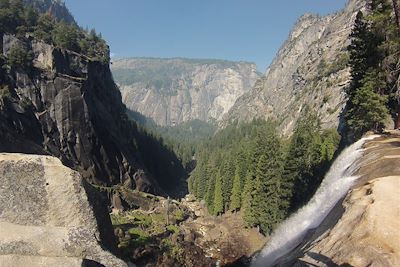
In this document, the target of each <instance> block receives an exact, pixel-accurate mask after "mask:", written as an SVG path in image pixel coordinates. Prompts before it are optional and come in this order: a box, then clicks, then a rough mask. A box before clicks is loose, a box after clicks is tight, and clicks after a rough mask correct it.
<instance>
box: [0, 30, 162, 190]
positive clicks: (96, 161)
mask: <svg viewBox="0 0 400 267" xmlns="http://www.w3.org/2000/svg"><path fill="white" fill-rule="evenodd" d="M2 41H3V42H2V50H3V55H4V56H5V57H7V55H8V53H9V50H10V49H11V47H12V46H13V45H14V44H15V43H18V42H23V43H24V44H25V45H28V46H30V47H31V49H32V53H33V69H32V70H27V69H25V68H14V69H13V68H11V69H10V70H8V71H4V69H3V71H2V77H3V79H4V80H3V81H6V84H7V85H5V86H4V87H3V90H2V97H1V101H0V128H1V131H0V135H1V139H0V151H3V152H24V153H40V154H51V155H54V156H56V157H58V158H60V159H61V160H62V162H63V163H64V164H66V165H67V166H70V167H73V168H75V169H77V170H78V171H79V172H80V173H81V174H82V176H83V177H84V178H85V179H88V180H90V181H92V182H95V183H97V184H103V185H113V184H118V183H129V184H133V186H134V185H135V179H136V180H137V181H139V180H140V182H138V183H137V184H136V186H137V187H138V188H139V189H142V190H148V189H149V188H148V187H150V186H151V185H152V186H154V188H157V183H156V182H155V181H154V180H151V178H148V177H149V176H148V175H146V172H145V168H144V165H143V164H142V162H141V160H140V156H139V155H138V152H137V151H135V149H134V147H133V143H132V140H133V136H134V133H135V132H134V129H132V127H131V126H130V124H129V123H128V119H127V117H126V114H125V107H124V106H123V105H122V103H121V96H120V93H119V91H118V89H117V87H116V85H115V84H114V82H113V80H112V76H111V73H110V71H109V67H108V65H104V64H102V63H100V62H97V61H92V60H90V59H89V58H87V57H85V56H83V55H80V54H77V53H74V52H72V51H67V50H63V49H60V48H56V47H54V46H51V45H48V44H45V43H42V42H37V41H35V40H30V39H17V38H15V37H13V36H11V35H4V36H2Z"/></svg>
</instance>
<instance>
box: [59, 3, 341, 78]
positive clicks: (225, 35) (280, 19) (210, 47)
mask: <svg viewBox="0 0 400 267" xmlns="http://www.w3.org/2000/svg"><path fill="white" fill-rule="evenodd" d="M346 2H347V0H65V3H66V5H67V7H68V8H69V9H70V10H71V12H72V14H73V15H74V16H75V19H76V20H77V22H78V23H79V25H81V26H83V27H86V26H88V27H89V28H96V30H97V31H98V32H101V33H102V34H103V37H104V38H105V39H106V40H107V41H108V43H109V45H110V47H111V52H112V53H113V54H114V55H115V56H116V57H189V58H219V59H229V60H244V61H251V62H255V63H256V64H257V66H258V69H259V70H260V71H262V72H264V71H265V69H266V67H267V66H268V65H269V64H270V63H271V61H272V59H273V57H274V55H275V54H276V52H277V51H278V49H279V48H280V46H281V45H282V43H283V42H284V41H285V39H286V38H287V36H288V34H289V32H290V29H291V28H292V27H293V25H294V23H295V22H296V20H297V19H298V18H299V17H300V16H301V15H302V14H304V13H317V14H320V15H325V14H329V13H333V12H335V11H338V10H340V9H342V8H343V7H344V6H345V4H346Z"/></svg>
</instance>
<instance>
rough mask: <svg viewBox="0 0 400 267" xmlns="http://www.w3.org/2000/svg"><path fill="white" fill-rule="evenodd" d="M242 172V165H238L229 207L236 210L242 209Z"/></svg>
mask: <svg viewBox="0 0 400 267" xmlns="http://www.w3.org/2000/svg"><path fill="white" fill-rule="evenodd" d="M240 173H241V171H240V167H239V166H237V167H236V170H235V177H234V179H233V187H232V194H231V202H230V207H229V209H230V210H231V211H236V210H238V209H240V206H241V191H242V184H241V178H240Z"/></svg>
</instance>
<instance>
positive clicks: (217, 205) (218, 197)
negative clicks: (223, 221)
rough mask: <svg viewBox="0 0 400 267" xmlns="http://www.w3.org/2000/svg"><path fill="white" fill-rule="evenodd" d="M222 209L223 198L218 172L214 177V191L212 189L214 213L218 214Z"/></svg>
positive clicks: (220, 178)
mask: <svg viewBox="0 0 400 267" xmlns="http://www.w3.org/2000/svg"><path fill="white" fill-rule="evenodd" d="M223 211H224V200H223V196H222V177H221V174H220V173H219V172H218V174H217V177H216V178H215V191H214V209H213V213H214V215H219V214H220V213H222V212H223Z"/></svg>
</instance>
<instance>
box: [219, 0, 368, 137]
mask: <svg viewBox="0 0 400 267" xmlns="http://www.w3.org/2000/svg"><path fill="white" fill-rule="evenodd" d="M363 5H365V1H360V0H351V1H349V3H348V5H347V7H346V8H345V9H344V10H343V11H341V12H339V13H336V14H333V15H329V16H326V17H319V16H316V15H310V14H307V15H304V16H303V17H301V18H300V19H299V20H298V22H297V24H296V25H295V27H294V29H293V30H292V32H291V33H290V36H289V38H288V39H287V41H286V42H285V43H284V45H283V46H282V48H281V49H280V50H279V52H278V54H277V56H276V57H275V59H274V60H273V62H272V64H271V65H270V67H269V68H268V69H267V71H266V73H265V75H264V76H263V77H262V78H260V79H259V80H258V81H257V82H256V85H255V86H254V88H253V89H252V90H251V91H250V92H248V93H245V94H244V95H243V96H241V97H240V98H239V99H238V100H237V101H236V103H235V104H234V105H233V107H232V108H231V109H230V111H229V113H228V115H227V116H226V117H225V118H224V121H223V122H222V123H221V127H224V126H226V125H228V124H229V123H231V122H233V121H234V120H239V121H249V120H252V119H253V118H254V117H261V118H270V117H272V118H275V119H277V120H278V122H280V128H281V130H282V131H283V134H285V135H290V134H291V132H292V130H293V128H294V126H295V125H296V122H297V120H298V118H299V116H300V115H301V112H302V110H303V109H304V108H305V107H306V106H308V107H310V108H311V109H313V110H315V111H317V113H318V115H319V117H320V119H321V122H322V126H323V127H324V128H333V127H337V126H338V125H339V124H340V114H341V112H342V110H343V108H344V105H345V102H346V95H345V93H344V89H345V88H346V86H348V84H349V80H350V73H349V69H348V67H347V62H348V55H347V52H346V49H347V46H348V44H349V38H348V36H349V34H350V32H351V29H352V25H353V23H354V19H355V16H356V13H357V12H358V11H359V10H360V9H362V8H363Z"/></svg>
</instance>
